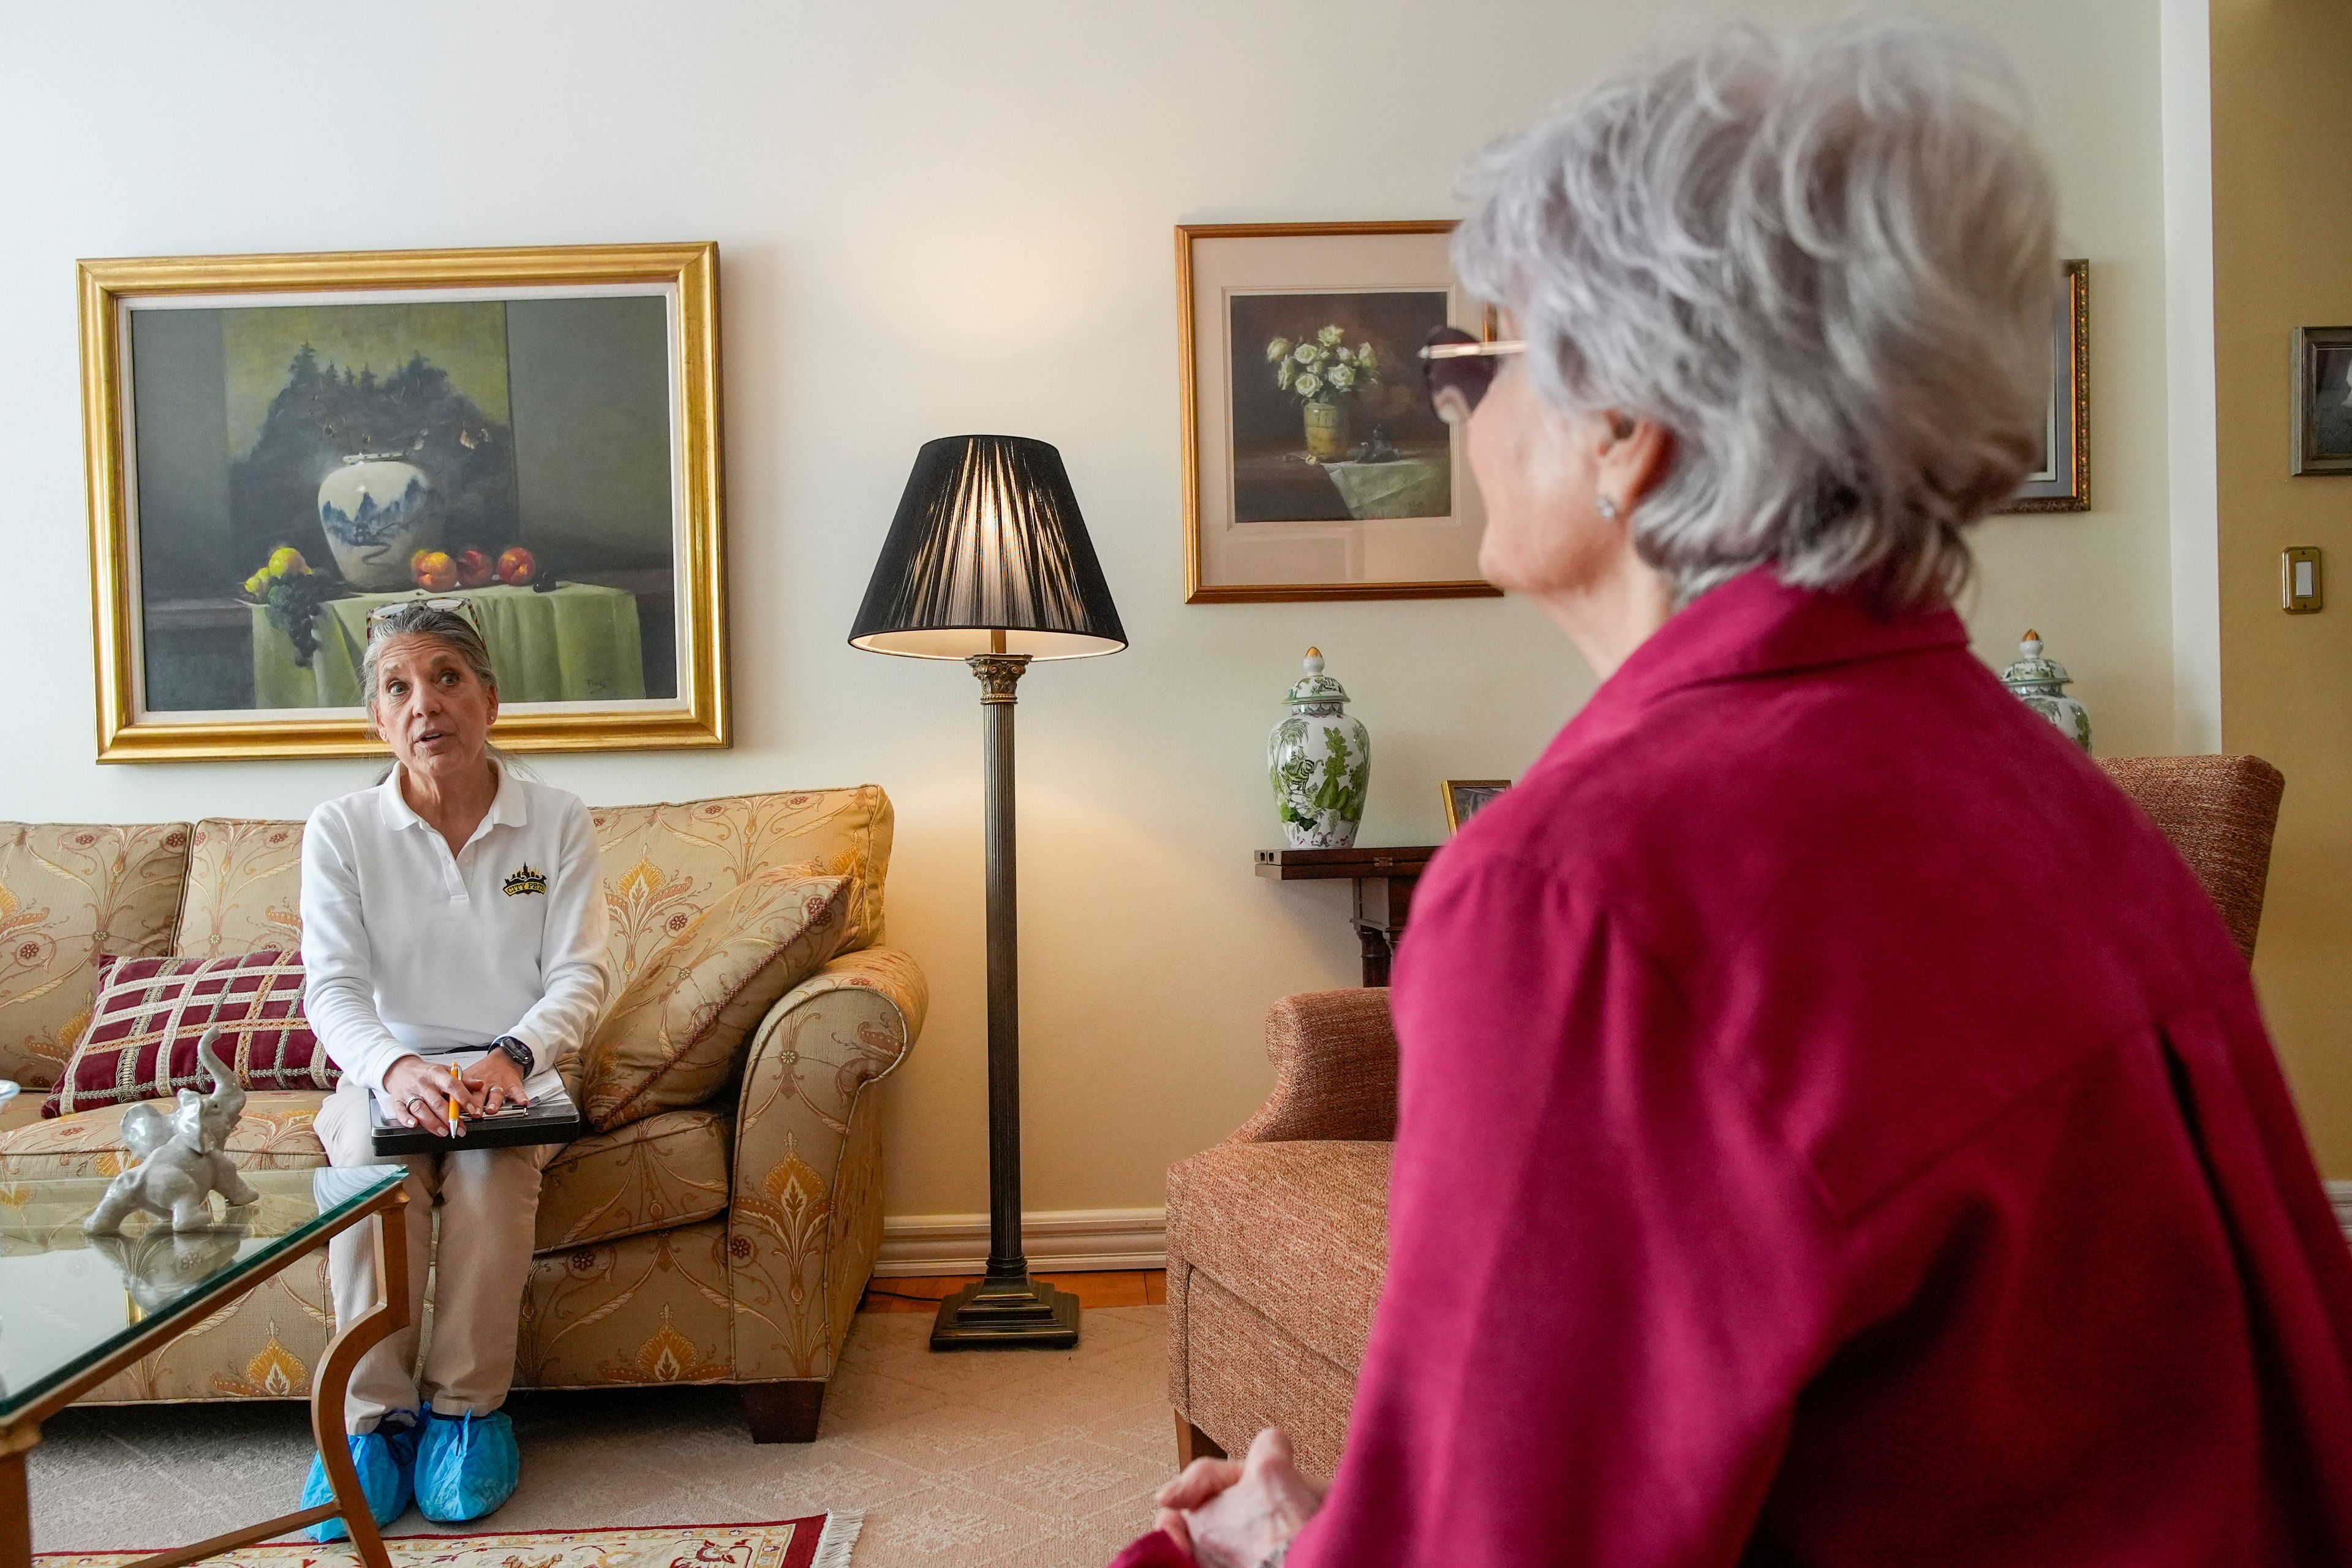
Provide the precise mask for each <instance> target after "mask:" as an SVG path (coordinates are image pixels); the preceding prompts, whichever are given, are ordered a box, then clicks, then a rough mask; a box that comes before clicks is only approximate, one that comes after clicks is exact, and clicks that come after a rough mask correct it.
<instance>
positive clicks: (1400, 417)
mask: <svg viewBox="0 0 2352 1568" xmlns="http://www.w3.org/2000/svg"><path fill="white" fill-rule="evenodd" d="M1453 228H1454V226H1453V224H1451V223H1449V222H1443V221H1432V222H1412V223H1321V224H1193V225H1184V226H1179V227H1178V228H1177V230H1176V288H1177V322H1178V335H1179V340H1180V345H1181V373H1182V376H1183V399H1184V532H1185V542H1186V565H1185V602H1186V603H1188V604H1195V605H1197V604H1213V603H1217V602H1221V601H1224V602H1231V601H1245V600H1276V599H1404V598H1459V597H1465V596H1469V595H1494V594H1496V593H1497V592H1498V590H1497V589H1496V588H1495V587H1494V586H1493V585H1492V584H1488V583H1486V582H1485V581H1484V580H1483V579H1481V578H1480V577H1479V575H1478V541H1479V536H1480V535H1481V534H1482V533H1483V532H1484V531H1485V525H1486V519H1485V514H1484V512H1483V511H1482V510H1480V508H1479V505H1478V496H1477V490H1476V489H1475V487H1474V486H1473V485H1472V483H1471V480H1470V472H1469V465H1468V464H1467V463H1465V461H1464V460H1463V457H1462V452H1461V448H1460V447H1459V445H1458V442H1459V437H1457V436H1456V435H1455V433H1454V431H1452V430H1450V429H1448V428H1447V426H1445V425H1444V423H1443V422H1442V421H1441V420H1439V419H1438V417H1437V416H1436V415H1435V414H1434V413H1433V412H1432V411H1431V409H1430V406H1429V400H1428V398H1427V397H1426V396H1424V395H1423V390H1422V374H1421V359H1420V352H1421V348H1422V345H1423V343H1424V342H1427V341H1428V338H1429V334H1430V333H1431V332H1432V331H1434V330H1435V329H1437V328H1440V327H1444V326H1447V325H1454V326H1466V328H1467V330H1470V331H1479V330H1480V328H1481V325H1482V323H1484V321H1485V315H1486V312H1485V311H1484V310H1483V308H1482V307H1481V306H1479V305H1478V304H1477V303H1476V302H1475V301H1474V300H1471V299H1470V298H1469V296H1468V295H1467V294H1465V292H1464V290H1463V289H1462V288H1461V286H1460V285H1459V284H1458V283H1457V282H1455V281H1454V277H1453V272H1452V268H1451V266H1450V264H1449V261H1448V258H1447V252H1446V240H1447V236H1448V235H1450V234H1451V233H1452V232H1453ZM1487 335H1491V331H1489V332H1488V334H1487Z"/></svg>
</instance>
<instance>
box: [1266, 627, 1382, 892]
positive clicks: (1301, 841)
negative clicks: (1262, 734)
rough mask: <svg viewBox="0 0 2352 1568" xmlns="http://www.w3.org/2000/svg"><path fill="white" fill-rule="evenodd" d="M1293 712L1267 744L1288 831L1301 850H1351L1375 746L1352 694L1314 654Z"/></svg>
mask: <svg viewBox="0 0 2352 1568" xmlns="http://www.w3.org/2000/svg"><path fill="white" fill-rule="evenodd" d="M1347 701H1348V693H1347V691H1346V689H1344V688H1342V687H1341V686H1340V684H1339V682H1338V681H1337V680H1335V679H1332V678H1331V677H1330V676H1328V675H1326V674H1324V673H1323V655H1322V653H1321V652H1320V651H1319V650H1318V649H1316V648H1311V647H1310V648H1308V649H1307V660H1306V674H1305V675H1303V676H1302V677H1300V679H1299V681H1298V684H1297V685H1296V686H1293V687H1292V688H1291V689H1290V697H1289V703H1290V712H1289V713H1288V715H1287V716H1286V717H1285V718H1284V719H1283V721H1282V722H1280V723H1279V724H1276V726H1275V727H1274V733H1273V734H1271V735H1269V736H1267V737H1266V742H1265V766H1266V773H1267V775H1268V777H1269V778H1270V779H1271V780H1272V782H1273V784H1274V802H1275V805H1276V809H1277V810H1279V811H1280V812H1281V813H1282V831H1283V835H1284V837H1286V840H1287V841H1288V843H1289V846H1290V847H1291V848H1293V849H1349V848H1353V847H1355V843H1356V827H1357V825H1358V824H1359V823H1360V822H1362V821H1363V819H1364V796H1365V795H1367V794H1368V793H1370V789H1371V783H1372V738H1371V735H1370V732H1368V731H1366V730H1365V729H1364V725H1363V721H1361V720H1359V719H1355V718H1351V717H1349V714H1348V711H1347Z"/></svg>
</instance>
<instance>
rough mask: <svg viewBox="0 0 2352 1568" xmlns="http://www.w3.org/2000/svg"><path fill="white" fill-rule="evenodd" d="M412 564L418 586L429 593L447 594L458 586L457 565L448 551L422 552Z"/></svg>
mask: <svg viewBox="0 0 2352 1568" xmlns="http://www.w3.org/2000/svg"><path fill="white" fill-rule="evenodd" d="M412 564H413V566H414V569H415V573H416V585H417V586H418V587H420V588H423V589H425V591H426V592H427V593H433V594H446V593H447V592H448V591H449V590H450V589H452V588H454V587H456V586H457V563H456V562H455V561H452V560H450V559H449V552H447V551H446V550H425V551H420V552H417V556H416V559H415V562H414V563H412Z"/></svg>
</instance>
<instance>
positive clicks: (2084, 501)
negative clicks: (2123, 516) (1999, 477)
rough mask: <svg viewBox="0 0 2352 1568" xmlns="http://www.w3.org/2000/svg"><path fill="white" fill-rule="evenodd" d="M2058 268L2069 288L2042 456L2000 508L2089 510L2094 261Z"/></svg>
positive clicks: (2056, 331) (2056, 329)
mask: <svg viewBox="0 0 2352 1568" xmlns="http://www.w3.org/2000/svg"><path fill="white" fill-rule="evenodd" d="M2059 268H2060V270H2061V271H2062V272H2063V274H2064V277H2065V288H2064V289H2062V290H2061V291H2060V293H2059V296H2058V313H2057V320H2056V321H2055V322H2053V326H2052V331H2053V337H2052V340H2051V345H2050V399H2049V403H2048V407H2047V412H2046V413H2045V414H2044V416H2043V417H2042V461H2041V462H2040V464H2039V465H2037V466H2036V467H2035V468H2034V470H2033V471H2032V473H2030V474H2028V475H2027V476H2026V477H2025V483H2024V484H2023V485H2021V486H2020V487H2019V489H2018V492H2017V497H2016V499H2015V500H2011V502H2010V503H2009V504H2008V505H2007V506H2005V507H2003V508H2001V509H2000V510H2003V511H2005V512H2024V511H2088V510H2091V264H2090V263H2089V262H2087V261H2065V262H2061V263H2060V264H2059Z"/></svg>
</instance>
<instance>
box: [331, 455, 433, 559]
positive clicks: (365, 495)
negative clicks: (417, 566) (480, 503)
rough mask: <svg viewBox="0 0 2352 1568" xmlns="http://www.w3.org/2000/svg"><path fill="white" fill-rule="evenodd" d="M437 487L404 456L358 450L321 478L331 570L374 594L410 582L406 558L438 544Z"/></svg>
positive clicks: (431, 548)
mask: <svg viewBox="0 0 2352 1568" xmlns="http://www.w3.org/2000/svg"><path fill="white" fill-rule="evenodd" d="M442 521H443V520H442V510H441V495H440V492H439V491H437V490H436V489H434V488H433V481H432V479H429V478H428V477H426V475H425V470H424V469H422V468H418V467H417V466H416V465H415V464H414V463H412V462H409V461H407V460H406V459H405V458H397V457H379V456H377V455H376V454H374V453H373V452H361V453H358V454H356V455H354V456H352V457H349V458H344V459H343V466H342V467H341V468H337V469H335V470H334V471H332V472H331V473H330V474H328V476H327V477H326V478H325V479H321V480H320V482H319V527H320V529H321V530H322V531H324V532H325V533H326V535H327V543H328V545H329V546H330V547H331V549H332V550H333V551H334V552H335V569H336V570H337V571H339V572H341V574H343V581H345V582H346V583H349V584H351V585H352V587H354V588H358V589H361V590H362V591H363V592H367V593H372V594H389V593H397V592H399V591H400V590H401V589H403V588H408V587H412V586H414V585H415V584H414V583H413V582H412V580H411V577H410V574H409V570H408V562H409V557H411V556H413V555H415V553H416V552H418V551H420V550H437V549H439V548H440V546H441V528H442Z"/></svg>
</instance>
